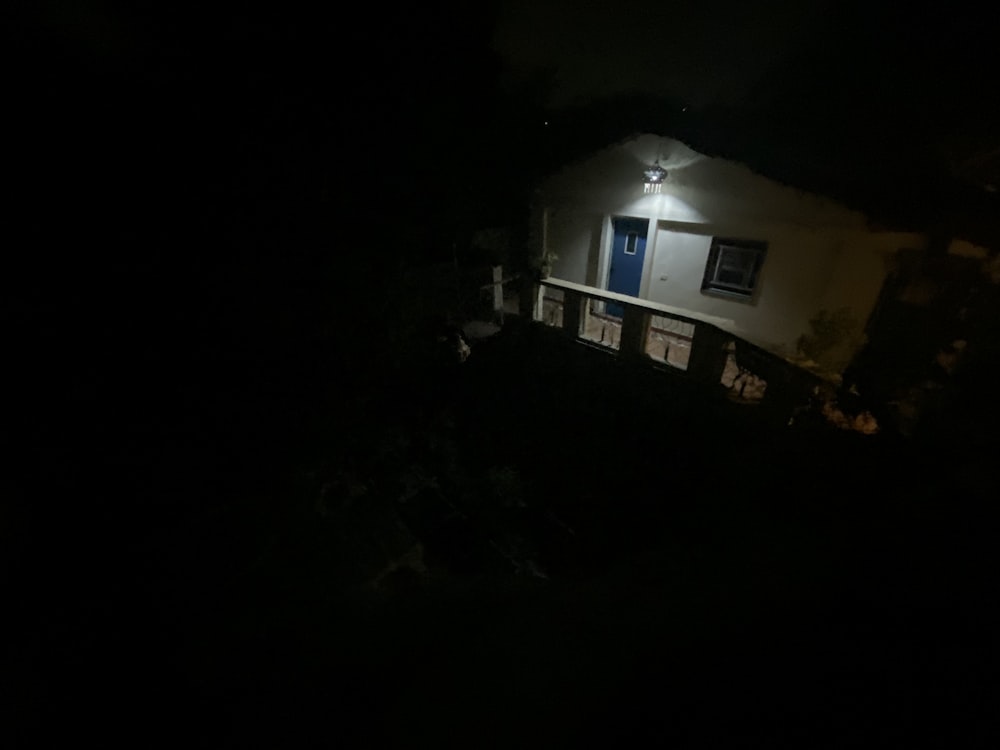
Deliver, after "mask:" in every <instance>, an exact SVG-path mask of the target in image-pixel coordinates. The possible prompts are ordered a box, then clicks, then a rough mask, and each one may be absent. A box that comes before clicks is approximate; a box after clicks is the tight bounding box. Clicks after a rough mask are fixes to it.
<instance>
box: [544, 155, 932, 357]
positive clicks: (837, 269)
mask: <svg viewBox="0 0 1000 750" xmlns="http://www.w3.org/2000/svg"><path fill="white" fill-rule="evenodd" d="M656 158H659V160H660V163H661V164H662V165H663V166H664V167H665V168H666V169H667V170H668V176H667V179H666V181H665V183H664V185H663V188H662V192H661V193H660V194H653V195H647V194H644V192H643V184H642V172H643V169H645V168H646V166H648V165H649V164H651V163H652V162H653V160H654V159H656ZM540 198H541V200H542V201H543V204H544V206H545V208H546V210H547V212H548V215H549V220H548V229H549V231H548V232H547V234H546V243H547V249H548V251H550V252H553V253H555V254H556V255H557V256H558V260H557V261H556V263H555V265H554V266H553V272H552V275H553V276H554V277H556V278H561V279H565V280H567V281H573V282H576V283H580V284H588V285H590V286H597V287H602V288H603V287H606V278H607V265H608V257H607V256H608V246H609V244H610V242H609V231H610V229H609V228H610V218H611V217H613V216H633V217H640V218H648V219H650V231H649V238H648V242H647V247H646V256H645V261H644V267H643V280H642V285H641V291H640V296H641V297H643V298H645V299H649V300H652V301H654V302H659V303H662V304H667V305H672V306H675V307H679V308H682V309H685V310H688V311H690V312H691V313H694V314H696V315H699V314H700V315H707V316H712V317H713V318H718V319H722V320H725V321H729V323H727V324H726V327H727V328H729V329H730V330H732V332H733V333H736V334H738V335H740V336H743V337H744V338H747V339H749V340H750V341H753V342H755V343H758V344H760V345H762V346H765V347H767V348H769V349H771V350H773V351H778V352H782V353H792V352H794V350H795V347H796V342H797V341H798V339H799V337H800V336H801V335H803V334H808V333H809V332H810V330H811V329H810V326H809V320H810V319H812V318H813V317H814V316H816V315H817V314H818V313H819V312H820V311H821V310H828V311H831V312H832V311H834V310H837V309H840V308H849V309H850V311H851V315H852V317H853V318H855V320H856V322H857V333H858V334H860V332H861V329H862V327H863V326H864V323H865V322H866V320H867V318H868V315H869V313H870V312H871V309H872V307H873V305H874V303H875V300H876V298H877V296H878V293H879V290H880V288H881V286H882V282H883V281H884V278H885V275H886V273H887V269H888V262H889V260H890V259H891V256H892V255H893V254H894V253H895V252H896V251H897V250H899V249H900V248H904V247H905V248H921V247H924V244H925V240H924V238H923V237H921V236H920V235H917V234H909V233H895V232H875V231H870V230H869V228H868V222H867V219H866V217H865V216H864V215H862V214H861V213H858V212H856V211H852V210H849V209H847V208H845V207H843V206H841V205H839V204H837V203H835V202H833V201H830V200H827V199H825V198H822V197H819V196H815V195H810V194H807V193H804V192H802V191H799V190H795V189H793V188H789V187H786V186H783V185H780V184H778V183H776V182H773V181H771V180H769V179H767V178H764V177H761V176H760V175H756V174H754V173H753V172H751V171H750V170H749V169H748V168H747V167H745V166H743V165H739V164H735V163H732V162H728V161H725V160H722V159H712V158H708V157H705V156H702V155H700V154H697V153H696V152H694V151H692V150H691V149H689V148H688V147H687V146H685V145H684V144H682V143H679V142H677V141H674V140H670V139H665V138H659V137H656V136H642V137H640V138H637V139H635V140H632V141H629V142H627V143H624V144H621V145H619V146H615V147H612V148H609V149H606V150H604V151H602V152H600V153H598V154H596V155H595V156H594V157H592V158H591V159H588V160H586V161H584V162H581V163H578V164H576V165H574V166H572V167H570V168H568V169H566V170H564V171H563V172H561V173H560V174H558V175H556V176H554V177H553V178H552V179H550V180H549V181H548V182H547V183H546V184H545V185H544V186H543V188H542V190H541V191H540ZM713 236H721V237H733V238H739V239H746V240H763V241H766V242H767V243H768V247H767V255H766V258H765V260H764V264H763V267H762V269H761V273H760V276H759V278H758V282H757V286H756V290H755V293H754V295H753V297H752V299H749V300H744V299H733V298H729V297H721V296H717V295H713V294H709V293H704V292H702V291H701V286H702V279H703V277H704V272H705V265H706V262H707V259H708V252H709V247H710V245H711V240H712V237H713ZM847 356H849V352H840V353H839V354H837V355H833V354H831V357H832V358H833V359H834V360H838V361H831V362H830V363H828V364H831V365H832V366H835V367H840V366H842V365H843V364H846V357H847ZM839 360H845V361H839Z"/></svg>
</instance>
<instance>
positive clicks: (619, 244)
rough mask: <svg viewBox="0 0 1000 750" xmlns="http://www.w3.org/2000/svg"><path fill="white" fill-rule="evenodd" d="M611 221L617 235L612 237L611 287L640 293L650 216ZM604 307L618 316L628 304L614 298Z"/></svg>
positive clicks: (609, 285) (634, 293)
mask: <svg viewBox="0 0 1000 750" xmlns="http://www.w3.org/2000/svg"><path fill="white" fill-rule="evenodd" d="M611 224H612V227H613V229H614V236H613V238H612V240H611V268H610V270H609V271H608V291H609V292H618V293H619V294H627V295H629V296H630V297H638V296H639V284H640V282H641V281H642V259H643V258H644V257H645V256H646V233H647V232H648V231H649V220H648V219H626V218H624V217H617V218H615V219H612V220H611ZM605 309H606V310H607V313H608V315H614V316H615V317H618V318H620V317H622V316H623V315H624V314H625V308H623V307H622V306H621V305H616V304H615V303H613V302H609V303H608V304H607V306H606V307H605Z"/></svg>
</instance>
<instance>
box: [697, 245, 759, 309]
mask: <svg viewBox="0 0 1000 750" xmlns="http://www.w3.org/2000/svg"><path fill="white" fill-rule="evenodd" d="M766 256H767V242H764V241H762V240H745V239H738V238H734V237H713V238H712V245H711V247H710V248H709V251H708V261H707V262H706V263H705V275H704V277H703V278H702V282H701V291H702V293H704V294H714V295H720V296H723V297H730V298H733V299H738V300H744V301H750V300H753V299H754V297H755V295H756V293H757V291H758V289H759V288H760V272H761V269H762V268H763V266H764V259H765V258H766Z"/></svg>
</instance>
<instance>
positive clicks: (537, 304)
mask: <svg viewBox="0 0 1000 750" xmlns="http://www.w3.org/2000/svg"><path fill="white" fill-rule="evenodd" d="M542 290H543V287H542V285H541V284H539V283H538V281H536V280H535V279H531V278H527V279H525V280H524V283H523V284H522V285H521V298H520V300H519V302H518V306H517V309H518V312H519V313H520V314H521V317H522V318H527V319H528V320H541V319H542Z"/></svg>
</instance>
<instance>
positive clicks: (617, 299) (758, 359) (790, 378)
mask: <svg viewBox="0 0 1000 750" xmlns="http://www.w3.org/2000/svg"><path fill="white" fill-rule="evenodd" d="M529 286H532V287H533V288H534V289H535V292H534V293H532V294H529V298H530V300H531V303H532V307H531V308H529V310H532V313H531V315H529V318H531V319H535V320H537V319H538V318H537V317H536V315H537V314H538V313H540V307H536V306H535V304H536V303H537V305H540V304H541V290H542V288H543V287H551V288H555V289H561V290H562V291H563V293H564V302H563V306H562V309H563V312H562V325H561V326H560V327H561V328H562V330H563V331H564V333H565V334H567V335H569V336H570V337H572V338H573V339H575V340H578V341H583V342H586V341H587V339H585V338H584V337H583V336H582V332H581V330H580V323H581V320H582V315H583V314H584V307H585V306H584V305H583V302H584V300H585V299H596V300H602V301H605V302H614V303H616V304H620V305H623V306H624V312H625V315H624V317H623V320H622V331H621V334H620V346H619V347H618V348H617V349H610V351H612V352H614V353H615V354H616V356H619V357H632V358H636V357H637V355H639V356H638V358H639V359H641V358H642V355H644V354H645V340H646V336H647V334H648V330H649V325H650V321H651V319H652V316H653V315H660V316H663V317H667V318H671V319H674V320H678V321H681V322H685V323H690V324H693V325H694V328H695V333H694V337H693V338H692V340H691V341H692V346H691V352H690V355H689V360H688V366H687V370H686V376H687V377H688V378H689V379H692V380H695V381H699V382H703V383H716V384H721V382H722V375H723V372H724V370H725V368H726V362H727V360H728V358H729V355H730V354H732V355H733V356H734V357H735V358H736V361H737V363H739V365H740V367H743V368H746V369H747V370H748V371H750V372H753V373H754V374H756V375H758V376H759V377H762V378H763V379H764V380H765V381H766V382H768V384H769V387H768V388H767V389H766V390H765V392H764V400H765V401H767V402H770V403H775V402H786V403H787V402H788V401H789V399H791V400H795V399H797V398H800V397H801V396H802V395H804V394H805V393H806V392H808V391H809V390H810V389H812V388H813V387H814V386H817V385H822V384H825V381H824V380H823V378H822V377H821V376H819V375H817V374H816V373H814V372H811V371H809V370H806V369H804V368H802V367H800V366H799V365H797V364H796V363H794V362H791V361H789V360H787V359H785V358H784V357H782V356H781V355H779V354H776V353H774V352H771V351H769V350H767V349H766V348H764V347H762V346H760V345H759V344H756V343H754V342H752V341H749V340H747V339H745V338H744V337H743V336H741V335H739V334H737V333H733V332H731V331H729V330H726V328H725V327H723V326H721V325H719V323H718V322H716V321H720V322H730V323H731V322H732V321H721V319H713V318H711V317H709V316H701V315H698V314H697V313H694V314H692V313H690V312H689V311H684V312H680V311H678V309H677V308H674V307H671V306H670V305H664V304H661V303H658V302H650V301H649V300H641V299H637V298H635V297H630V296H628V295H625V294H619V293H618V292H610V291H608V290H606V289H598V288H596V287H590V286H586V285H584V284H577V283H574V282H571V281H564V280H562V279H554V278H551V277H548V278H542V279H537V280H536V281H535V284H534V285H529Z"/></svg>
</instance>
